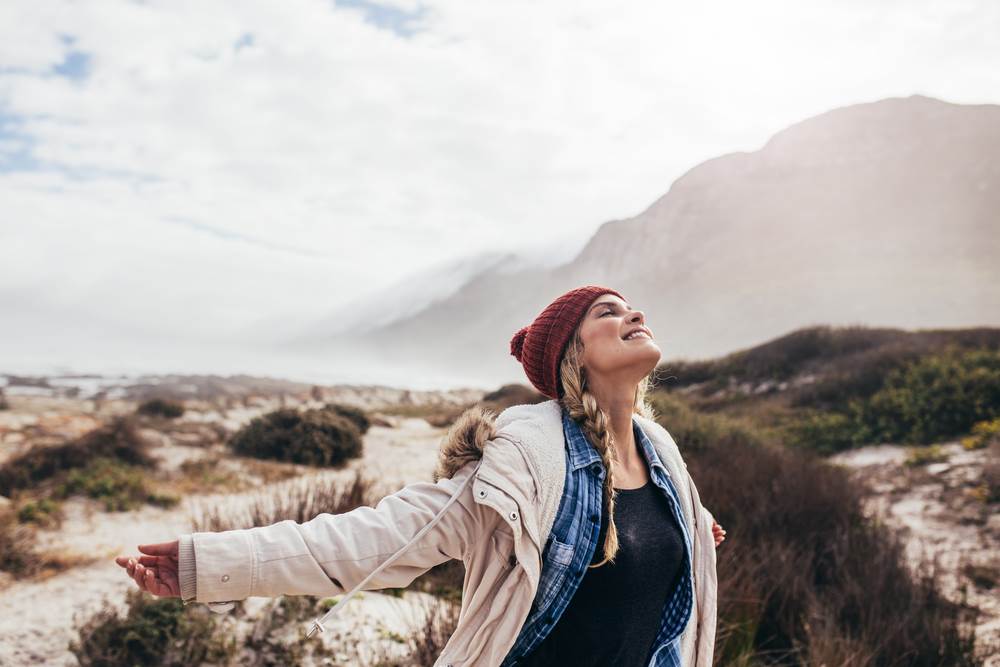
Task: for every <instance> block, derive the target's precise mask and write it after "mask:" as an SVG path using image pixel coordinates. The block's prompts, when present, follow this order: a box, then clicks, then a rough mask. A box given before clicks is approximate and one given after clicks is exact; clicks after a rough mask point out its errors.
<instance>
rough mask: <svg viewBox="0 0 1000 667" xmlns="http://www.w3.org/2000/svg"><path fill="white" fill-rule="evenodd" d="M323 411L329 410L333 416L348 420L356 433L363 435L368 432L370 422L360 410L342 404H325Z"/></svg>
mask: <svg viewBox="0 0 1000 667" xmlns="http://www.w3.org/2000/svg"><path fill="white" fill-rule="evenodd" d="M324 409H326V410H330V411H331V412H333V413H334V414H337V415H340V416H341V417H346V418H347V419H349V420H350V421H351V422H352V423H353V424H354V425H355V426H356V427H357V428H358V432H359V433H361V434H362V435H364V434H365V433H367V432H368V429H369V428H370V427H371V425H372V422H371V420H370V419H369V418H368V415H367V414H365V411H364V410H362V409H361V408H356V407H354V406H353V405H344V404H342V403H327V404H326V405H325V406H324Z"/></svg>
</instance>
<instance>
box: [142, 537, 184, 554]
mask: <svg viewBox="0 0 1000 667" xmlns="http://www.w3.org/2000/svg"><path fill="white" fill-rule="evenodd" d="M139 551H141V552H142V553H144V554H146V555H148V556H176V555H177V540H174V541H173V542H160V543H158V544H140V545H139Z"/></svg>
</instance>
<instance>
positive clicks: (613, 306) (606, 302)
mask: <svg viewBox="0 0 1000 667" xmlns="http://www.w3.org/2000/svg"><path fill="white" fill-rule="evenodd" d="M598 306H611V307H612V308H618V307H619V305H618V303H616V302H614V301H598V302H597V303H595V304H594V305H593V306H591V307H590V308H589V309H588V310H587V313H588V314H589V313H590V311H592V310H593V309H594V308H597V307H598ZM625 308H626V309H627V310H632V306H630V305H628V304H627V303H626V304H625Z"/></svg>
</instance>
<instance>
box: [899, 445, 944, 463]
mask: <svg viewBox="0 0 1000 667" xmlns="http://www.w3.org/2000/svg"><path fill="white" fill-rule="evenodd" d="M947 460H948V455H947V454H946V453H945V451H944V450H943V449H942V448H941V446H940V445H931V446H929V447H910V448H909V449H908V450H907V454H906V459H905V460H904V461H903V463H905V464H906V465H908V466H911V467H912V466H922V465H927V464H928V463H942V462H944V461H947Z"/></svg>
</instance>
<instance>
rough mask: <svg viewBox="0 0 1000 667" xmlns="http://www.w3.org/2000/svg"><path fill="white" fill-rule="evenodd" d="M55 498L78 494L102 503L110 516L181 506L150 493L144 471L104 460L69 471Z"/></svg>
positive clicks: (96, 460) (173, 499) (170, 499)
mask: <svg viewBox="0 0 1000 667" xmlns="http://www.w3.org/2000/svg"><path fill="white" fill-rule="evenodd" d="M56 494H57V495H58V496H59V497H63V498H65V497H68V496H71V495H76V494H79V495H83V496H87V497H88V498H93V499H95V500H100V501H101V502H103V503H104V509H106V510H107V511H109V512H126V511H128V510H132V509H135V508H136V507H139V506H141V505H142V504H143V503H150V504H151V505H158V506H161V507H171V506H173V505H176V504H177V502H178V499H177V498H175V497H173V496H168V495H161V494H157V493H154V492H153V491H151V490H150V489H149V483H148V481H147V478H146V475H145V473H144V471H143V470H142V469H141V468H138V467H136V466H130V465H127V464H124V463H122V462H120V461H117V460H115V459H110V458H105V457H99V458H96V459H94V460H93V461H91V462H90V463H89V464H87V466H86V467H84V468H79V469H76V470H72V471H70V472H69V474H68V475H67V476H66V479H65V480H63V482H62V484H61V485H60V486H59V488H58V489H57V491H56Z"/></svg>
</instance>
